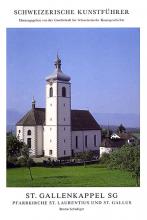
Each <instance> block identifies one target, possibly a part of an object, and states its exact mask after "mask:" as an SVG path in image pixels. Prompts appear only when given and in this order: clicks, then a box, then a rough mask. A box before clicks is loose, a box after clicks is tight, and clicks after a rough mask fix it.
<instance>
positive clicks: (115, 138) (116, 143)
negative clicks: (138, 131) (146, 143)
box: [100, 130, 138, 156]
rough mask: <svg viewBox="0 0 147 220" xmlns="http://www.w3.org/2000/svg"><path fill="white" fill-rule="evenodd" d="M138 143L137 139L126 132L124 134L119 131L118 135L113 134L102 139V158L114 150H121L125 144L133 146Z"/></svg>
mask: <svg viewBox="0 0 147 220" xmlns="http://www.w3.org/2000/svg"><path fill="white" fill-rule="evenodd" d="M136 142H138V139H137V137H135V136H134V135H132V134H131V133H127V132H126V131H124V130H123V131H122V132H120V131H118V132H116V133H112V134H111V135H109V136H106V137H104V138H103V139H102V143H101V146H100V156H102V154H103V153H110V152H112V151H113V150H116V149H119V148H120V147H122V146H123V145H125V144H133V143H136Z"/></svg>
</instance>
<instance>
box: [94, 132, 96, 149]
mask: <svg viewBox="0 0 147 220" xmlns="http://www.w3.org/2000/svg"><path fill="white" fill-rule="evenodd" d="M94 146H95V147H96V135H94Z"/></svg>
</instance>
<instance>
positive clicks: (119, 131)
mask: <svg viewBox="0 0 147 220" xmlns="http://www.w3.org/2000/svg"><path fill="white" fill-rule="evenodd" d="M117 132H118V133H123V132H126V128H125V127H124V126H123V125H122V124H120V126H119V127H118V128H117Z"/></svg>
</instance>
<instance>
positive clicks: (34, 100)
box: [32, 96, 36, 109]
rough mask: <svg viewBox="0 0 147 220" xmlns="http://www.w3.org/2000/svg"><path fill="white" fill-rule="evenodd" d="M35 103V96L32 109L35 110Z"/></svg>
mask: <svg viewBox="0 0 147 220" xmlns="http://www.w3.org/2000/svg"><path fill="white" fill-rule="evenodd" d="M35 103H36V101H35V99H34V96H33V99H32V109H35Z"/></svg>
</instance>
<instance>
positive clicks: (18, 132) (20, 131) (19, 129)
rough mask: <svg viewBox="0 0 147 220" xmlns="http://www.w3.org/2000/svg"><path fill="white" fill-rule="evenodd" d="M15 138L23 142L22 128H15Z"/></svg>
mask: <svg viewBox="0 0 147 220" xmlns="http://www.w3.org/2000/svg"><path fill="white" fill-rule="evenodd" d="M16 137H17V138H18V140H20V141H23V126H16Z"/></svg>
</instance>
